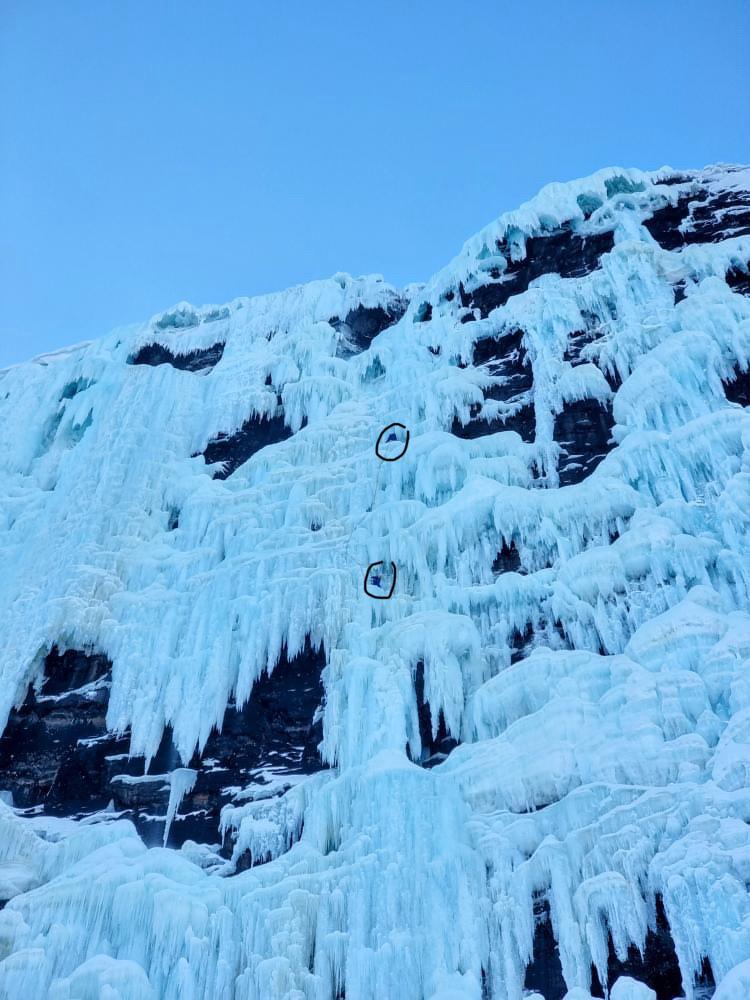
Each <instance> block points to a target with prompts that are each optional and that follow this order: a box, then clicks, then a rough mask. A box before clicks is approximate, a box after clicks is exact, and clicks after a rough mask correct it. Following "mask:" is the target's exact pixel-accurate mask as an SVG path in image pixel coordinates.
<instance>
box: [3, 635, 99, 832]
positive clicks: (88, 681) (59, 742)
mask: <svg viewBox="0 0 750 1000" xmlns="http://www.w3.org/2000/svg"><path fill="white" fill-rule="evenodd" d="M110 671H111V663H110V662H109V660H108V659H107V658H106V657H105V656H102V655H101V654H96V653H85V652H82V651H80V650H68V651H66V652H64V653H61V652H60V651H59V650H58V649H57V647H55V648H53V649H52V651H51V652H50V653H49V654H48V656H47V658H46V661H45V676H44V681H43V683H42V687H41V691H40V692H39V693H35V692H34V690H33V689H31V688H30V689H29V693H28V695H27V696H26V700H25V701H24V703H23V705H22V706H21V708H20V709H17V710H14V711H13V712H11V715H10V718H9V719H8V724H7V726H6V728H5V732H4V733H3V735H2V737H0V784H2V787H4V788H6V789H8V790H10V791H11V792H12V793H13V801H14V804H15V805H16V806H19V807H21V808H27V807H29V806H35V805H40V804H44V806H45V809H46V810H47V811H49V812H51V813H53V814H55V815H75V814H78V813H81V812H91V811H95V810H97V809H102V808H104V806H106V804H107V802H108V798H109V797H108V795H107V793H106V790H105V789H104V784H105V774H104V772H105V762H104V757H103V755H101V754H100V753H99V752H98V750H97V741H98V740H99V739H100V737H101V736H102V734H104V733H105V732H106V724H105V716H106V713H107V703H108V701H109V678H110ZM116 742H117V741H116V739H114V738H113V743H112V745H113V746H114V744H116Z"/></svg>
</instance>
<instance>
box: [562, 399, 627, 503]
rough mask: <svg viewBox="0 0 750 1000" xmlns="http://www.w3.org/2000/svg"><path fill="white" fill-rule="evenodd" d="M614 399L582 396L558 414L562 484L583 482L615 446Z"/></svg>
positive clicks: (568, 484) (566, 405)
mask: <svg viewBox="0 0 750 1000" xmlns="http://www.w3.org/2000/svg"><path fill="white" fill-rule="evenodd" d="M613 426H614V416H613V414H612V404H611V402H609V401H608V402H606V403H600V402H599V401H598V400H596V399H578V400H574V401H573V402H570V403H566V404H565V405H564V407H563V409H562V410H561V411H560V413H558V414H557V415H556V416H555V427H554V432H553V436H554V440H555V441H556V442H557V443H558V444H559V445H560V447H561V453H560V460H559V464H558V475H559V477H560V486H570V485H571V484H572V483H580V482H582V481H583V480H584V479H586V478H587V477H588V476H590V475H591V473H592V472H593V471H594V469H595V468H596V467H597V465H599V463H600V462H601V461H602V459H603V458H605V457H606V456H607V454H608V453H609V452H610V451H611V450H612V448H614V441H613V440H612V436H611V435H612V427H613Z"/></svg>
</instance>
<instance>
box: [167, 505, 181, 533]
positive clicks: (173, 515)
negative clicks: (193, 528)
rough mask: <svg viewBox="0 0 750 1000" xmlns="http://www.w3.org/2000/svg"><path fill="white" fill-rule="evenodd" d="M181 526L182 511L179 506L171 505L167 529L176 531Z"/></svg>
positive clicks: (168, 512)
mask: <svg viewBox="0 0 750 1000" xmlns="http://www.w3.org/2000/svg"><path fill="white" fill-rule="evenodd" d="M179 526H180V511H179V509H178V508H177V507H170V508H169V510H168V511H167V531H176V529H177V528H179Z"/></svg>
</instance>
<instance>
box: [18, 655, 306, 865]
mask: <svg viewBox="0 0 750 1000" xmlns="http://www.w3.org/2000/svg"><path fill="white" fill-rule="evenodd" d="M324 666H325V652H324V651H323V650H322V649H319V650H315V649H313V648H312V647H311V646H310V644H309V642H308V643H307V644H306V646H305V648H304V649H303V651H302V652H301V653H300V655H299V656H297V657H295V658H294V659H292V660H289V659H288V658H287V656H286V653H283V654H282V657H281V660H280V661H279V663H278V664H277V665H276V668H275V669H274V670H273V672H272V673H271V674H270V676H269V675H267V674H264V675H263V676H262V677H261V678H260V679H259V680H258V681H257V682H256V684H255V686H254V688H253V691H252V694H251V697H250V700H249V702H248V703H247V704H246V705H245V706H243V707H242V708H241V709H240V708H238V707H237V706H236V705H234V704H230V706H229V707H228V708H227V711H226V714H225V716H224V721H223V726H222V730H221V732H214V733H212V735H211V736H210V737H209V740H208V743H207V745H206V747H205V748H204V750H203V753H202V754H201V755H198V754H197V753H196V754H195V755H194V756H193V759H192V760H191V761H190V762H189V764H188V766H190V767H191V768H194V769H195V770H197V772H198V774H197V779H196V784H195V787H194V789H193V790H192V792H190V793H189V794H188V795H186V796H185V798H184V799H183V801H182V803H181V805H180V807H179V811H178V815H177V816H176V817H175V820H174V822H173V824H172V827H171V831H170V836H169V844H170V845H171V846H176V847H179V846H180V845H181V844H182V843H184V841H185V840H186V839H188V838H190V839H192V840H196V841H199V842H203V843H216V842H217V841H218V839H219V834H218V825H219V815H220V812H221V808H222V806H223V805H225V804H226V803H228V802H231V801H232V796H233V794H234V792H236V791H237V790H238V789H239V788H244V787H247V786H248V785H251V784H254V785H256V786H257V787H258V788H259V789H262V788H263V786H265V785H267V784H268V782H269V781H270V780H272V779H273V778H277V779H280V781H281V785H280V788H279V791H280V790H282V788H283V779H284V777H285V776H286V775H300V774H312V773H314V772H315V771H318V770H320V769H321V768H322V766H323V764H322V762H321V760H320V757H319V755H318V749H317V748H318V743H319V742H320V739H321V735H322V734H321V727H320V723H319V722H318V721H317V720H316V719H315V715H316V711H317V709H318V707H319V706H320V704H321V701H322V698H323V685H322V682H321V677H320V675H321V671H322V669H323V667H324ZM110 677H111V663H110V662H109V660H108V659H107V658H106V657H105V656H103V655H101V654H97V653H93V652H84V651H81V650H69V651H66V652H64V653H61V652H60V651H59V650H57V649H56V648H55V649H53V650H52V651H51V652H50V653H49V655H48V656H47V658H46V660H45V675H44V681H43V684H42V688H41V692H40V693H39V694H36V693H35V692H34V691H33V690H30V691H29V694H28V696H27V698H26V701H25V702H24V704H23V706H22V707H21V708H20V709H18V710H17V711H14V712H13V713H11V717H10V719H9V721H8V725H7V727H6V730H5V733H4V734H3V736H2V738H0V787H2V788H4V789H8V790H10V791H11V792H12V793H13V801H14V804H15V805H16V806H17V807H20V808H28V807H32V806H37V807H41V808H42V809H43V810H44V811H45V812H47V813H50V814H52V815H58V816H81V815H87V814H91V813H94V812H97V811H99V810H101V809H104V808H106V807H107V806H108V804H109V803H110V802H111V803H112V804H113V806H114V808H115V810H116V811H118V812H119V813H121V814H122V815H124V816H125V817H127V818H130V819H132V820H133V822H134V823H135V825H136V827H137V829H138V831H139V833H140V834H141V836H142V837H143V838H144V840H145V841H146V843H147V844H149V845H154V844H160V843H161V842H162V837H163V831H164V817H165V814H166V810H167V803H168V801H169V773H170V772H171V771H173V770H174V769H175V768H176V767H180V766H182V762H181V761H180V759H179V755H178V754H177V752H176V750H175V748H174V745H173V743H172V737H171V732H170V731H169V730H167V731H166V732H165V734H164V738H163V739H162V743H161V746H160V747H159V750H158V752H157V754H156V756H155V757H154V759H153V760H152V762H151V766H150V774H149V776H146V778H145V780H141V779H143V778H144V764H145V762H144V760H143V758H141V757H128V745H129V738H128V736H127V734H125V735H122V736H118V735H117V734H114V733H111V732H108V731H107V728H106V712H107V703H108V699H109V683H110ZM123 778H124V780H123ZM129 778H138V779H139V780H138V781H135V782H133V781H130V780H128V779H129Z"/></svg>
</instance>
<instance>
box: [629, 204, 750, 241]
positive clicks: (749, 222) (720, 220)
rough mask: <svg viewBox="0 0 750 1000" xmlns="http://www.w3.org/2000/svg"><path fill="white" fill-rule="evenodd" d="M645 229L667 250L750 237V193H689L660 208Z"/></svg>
mask: <svg viewBox="0 0 750 1000" xmlns="http://www.w3.org/2000/svg"><path fill="white" fill-rule="evenodd" d="M643 225H644V226H645V227H646V229H647V230H648V231H649V233H650V234H651V235H652V236H653V238H654V239H655V240H656V242H657V243H658V244H659V246H660V247H662V249H664V250H679V249H681V248H682V247H685V246H690V245H693V244H696V243H719V242H721V241H722V240H726V239H729V238H730V237H733V236H746V235H748V234H749V233H750V192H748V191H738V190H734V191H719V192H716V193H712V192H709V191H706V190H702V191H699V192H687V193H685V194H681V195H680V196H679V197H678V198H677V200H676V201H675V203H674V204H666V205H664V206H662V207H661V208H658V209H657V210H656V211H655V212H654V213H653V214H652V215H651V217H650V218H648V219H645V220H644V222H643Z"/></svg>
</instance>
